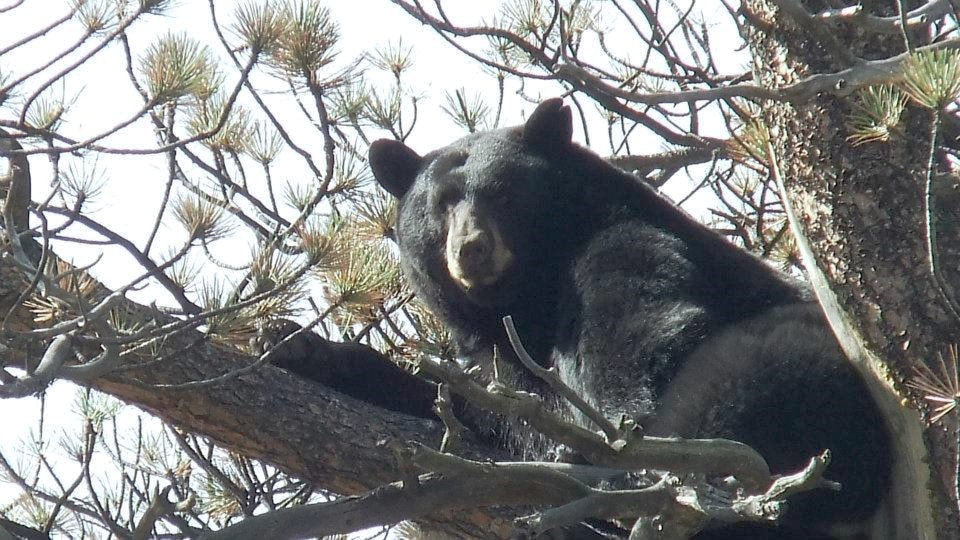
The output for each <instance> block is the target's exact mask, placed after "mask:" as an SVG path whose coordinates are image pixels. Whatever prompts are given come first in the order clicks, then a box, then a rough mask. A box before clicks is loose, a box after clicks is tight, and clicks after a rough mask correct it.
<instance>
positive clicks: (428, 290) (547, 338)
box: [370, 99, 891, 538]
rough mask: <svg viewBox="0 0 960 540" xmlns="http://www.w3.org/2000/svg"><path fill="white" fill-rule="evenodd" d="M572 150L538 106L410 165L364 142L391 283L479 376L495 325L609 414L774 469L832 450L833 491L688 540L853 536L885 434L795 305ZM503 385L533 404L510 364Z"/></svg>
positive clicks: (801, 305) (562, 123) (797, 300)
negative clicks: (386, 203) (449, 338)
mask: <svg viewBox="0 0 960 540" xmlns="http://www.w3.org/2000/svg"><path fill="white" fill-rule="evenodd" d="M571 139H572V122H571V115H570V110H569V108H568V107H566V106H564V105H563V104H562V102H561V100H559V99H552V100H548V101H545V102H544V103H542V104H541V105H540V106H539V107H537V109H536V110H535V111H534V112H533V114H531V116H530V117H529V119H528V120H527V122H526V123H525V124H523V125H521V126H518V127H514V128H507V129H500V130H496V131H490V132H484V133H477V134H472V135H469V136H467V137H465V138H463V139H460V140H459V141H456V142H454V143H452V144H450V145H449V146H446V147H444V148H441V149H439V150H436V151H433V152H431V153H429V154H426V155H424V156H420V155H418V154H417V153H416V152H414V151H413V150H411V149H410V148H408V147H407V146H405V145H404V144H403V143H401V142H398V141H393V140H379V141H376V142H375V143H373V144H372V145H371V147H370V166H371V168H372V170H373V172H374V175H375V176H376V179H377V180H378V182H379V183H380V184H381V185H382V186H383V187H384V188H385V189H386V190H387V191H388V192H390V193H391V194H393V195H394V196H395V197H397V198H398V199H399V207H398V218H397V222H396V227H395V231H394V232H395V240H396V241H397V244H398V245H399V250H400V258H401V264H402V266H403V270H404V272H405V274H406V276H407V278H408V280H409V281H410V283H411V284H412V286H413V288H414V290H415V291H416V293H417V294H418V295H419V296H420V297H421V298H422V299H423V301H424V302H426V303H427V305H428V306H429V307H430V308H431V309H432V310H434V311H435V313H436V314H437V315H438V316H439V317H440V318H441V319H442V320H443V321H444V322H445V324H447V325H448V326H449V328H450V330H451V332H452V333H453V335H454V338H455V341H456V343H457V345H458V347H459V352H460V354H461V355H463V356H464V357H465V358H467V359H469V360H471V361H473V362H475V363H478V364H479V365H481V366H487V365H489V359H490V355H491V351H492V350H493V348H494V346H496V347H497V349H498V350H499V352H500V353H501V355H502V356H503V358H504V359H505V361H503V362H502V364H503V365H504V366H508V367H509V366H510V365H516V364H514V363H515V362H516V359H515V358H513V356H512V349H511V347H510V345H509V342H508V341H507V338H506V334H505V331H504V328H503V326H502V323H501V319H502V318H503V317H504V316H505V315H511V316H513V319H514V321H515V324H516V327H517V329H518V332H519V335H520V337H521V338H522V340H523V343H524V345H525V348H526V349H527V350H528V352H529V353H530V354H531V355H532V356H533V358H535V359H537V361H539V362H542V363H544V364H546V365H552V366H555V367H556V368H557V369H558V371H559V372H560V374H561V376H562V378H563V379H564V381H565V382H566V383H567V384H568V385H570V386H571V387H573V388H574V389H576V390H577V391H579V392H580V394H581V395H582V396H584V397H585V398H586V399H588V400H589V401H590V402H592V403H593V404H594V405H595V406H597V407H598V408H599V409H600V410H601V411H602V412H604V413H605V414H606V415H607V416H608V417H609V418H616V417H618V416H619V415H620V414H621V413H626V414H628V415H631V416H632V417H634V418H638V419H640V421H641V423H642V425H643V428H644V430H645V431H644V432H645V433H647V434H651V435H662V436H667V435H677V436H683V437H725V438H730V439H735V440H739V441H742V442H745V443H747V444H749V445H751V446H752V447H753V448H755V449H756V450H758V451H759V452H760V453H761V454H762V455H763V456H764V457H765V458H766V459H767V460H768V462H769V464H770V466H771V469H772V470H773V472H774V473H787V472H795V471H797V470H799V469H800V468H802V467H803V466H804V465H805V464H806V462H807V461H808V460H809V459H810V457H811V456H813V455H816V454H819V453H820V452H822V451H823V450H824V449H826V448H829V449H830V450H831V452H832V462H831V465H830V466H829V468H828V470H827V474H826V476H827V477H828V478H829V479H831V480H836V481H839V482H841V483H842V486H843V489H842V492H840V493H837V492H832V491H829V490H823V489H819V490H814V491H811V492H807V493H804V494H801V495H799V496H796V497H794V498H793V499H791V508H790V510H789V511H788V513H787V516H786V517H785V520H784V522H783V523H782V524H781V527H779V528H761V529H759V530H757V529H754V530H753V531H752V532H747V531H748V530H750V529H749V528H747V529H737V528H734V529H727V530H726V532H724V530H723V529H720V530H713V531H711V530H708V531H705V532H704V533H703V534H704V536H707V535H710V534H713V535H716V536H718V537H719V536H723V535H724V534H728V535H729V536H731V537H739V538H755V537H760V536H761V535H770V536H776V537H781V538H782V537H789V538H809V537H813V536H814V535H825V536H830V535H834V534H836V535H845V536H857V535H863V534H869V533H867V532H866V531H867V529H865V527H866V526H867V522H868V521H869V518H870V517H871V515H872V513H873V512H874V511H875V509H876V508H877V506H878V503H879V501H880V500H881V498H882V497H884V496H885V494H886V489H887V485H888V480H889V469H890V464H891V457H890V444H889V443H890V440H889V434H888V431H887V429H886V427H885V423H884V420H883V418H882V417H881V415H880V413H879V412H878V410H877V408H876V406H875V404H874V402H873V401H872V399H871V397H870V395H869V394H868V391H867V389H866V386H865V384H864V383H863V382H862V381H861V379H860V378H859V377H858V375H857V374H856V372H855V371H854V369H852V367H851V366H850V365H849V364H848V363H847V362H846V360H845V359H844V357H843V355H842V353H841V351H840V350H839V348H838V346H837V344H836V342H835V340H834V338H833V336H832V334H831V332H830V330H829V328H828V327H827V326H826V323H825V321H824V319H823V317H822V315H821V314H820V311H819V308H818V306H817V305H816V303H815V302H812V301H811V299H810V297H809V293H808V292H807V291H806V290H805V288H804V287H803V286H801V285H799V284H798V283H795V282H794V281H792V280H791V279H789V278H787V277H786V276H784V275H781V274H780V273H779V272H777V271H775V270H774V269H772V268H771V267H769V266H768V265H767V264H765V263H764V262H762V261H761V260H759V259H757V258H755V257H754V256H753V255H751V254H749V253H747V252H746V251H744V250H741V249H739V248H737V247H736V246H734V245H732V244H730V243H729V242H727V241H726V240H725V239H723V238H722V237H720V236H719V235H718V234H716V233H714V232H713V231H711V230H709V229H708V228H706V227H704V226H703V225H701V224H699V223H697V222H696V221H695V220H693V219H691V218H690V217H688V216H687V215H686V214H684V213H683V212H682V211H680V210H679V209H678V208H676V207H675V206H673V205H672V204H671V203H670V202H668V201H667V200H665V199H664V198H662V197H661V196H659V195H658V194H657V193H656V192H655V191H654V190H653V189H651V188H650V187H648V186H646V185H645V184H643V183H642V182H640V181H638V180H637V179H636V178H635V177H633V176H631V175H629V174H627V173H624V172H622V171H620V170H618V169H616V168H614V167H613V166H611V165H609V164H608V163H606V162H605V161H604V160H602V159H601V158H600V157H598V156H597V155H595V154H593V153H591V152H590V151H589V150H587V149H585V148H582V147H579V146H577V145H575V144H574V143H573V142H572V141H571ZM511 360H512V362H511ZM500 374H501V376H502V375H503V370H502V369H501V371H500ZM508 375H509V377H510V379H511V380H510V381H509V382H512V383H514V384H519V385H520V386H521V387H525V388H534V389H535V390H536V391H538V392H540V393H544V394H546V397H547V398H548V399H549V398H550V397H551V396H550V395H549V390H547V389H546V388H543V387H539V386H537V383H536V382H535V381H532V380H531V379H532V376H530V375H525V372H524V371H523V368H522V367H519V368H516V369H513V370H511V372H510V373H509V374H508ZM571 414H572V413H571ZM584 425H587V424H584ZM502 431H503V432H506V433H507V435H506V436H508V437H511V438H512V439H514V444H517V443H516V441H520V443H519V444H521V445H524V444H527V442H525V441H526V440H527V439H524V435H523V434H518V433H517V432H518V431H520V430H516V429H508V430H502ZM508 442H510V441H508ZM801 531H802V532H801ZM839 531H843V532H842V533H841V532H839Z"/></svg>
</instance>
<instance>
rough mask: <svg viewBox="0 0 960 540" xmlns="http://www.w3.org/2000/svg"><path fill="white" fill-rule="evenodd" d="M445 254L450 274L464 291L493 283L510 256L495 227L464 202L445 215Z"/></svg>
mask: <svg viewBox="0 0 960 540" xmlns="http://www.w3.org/2000/svg"><path fill="white" fill-rule="evenodd" d="M445 255H446V260H447V269H448V270H449V272H450V277H452V278H453V279H454V281H456V282H457V283H458V284H459V285H460V286H461V287H463V288H464V289H466V290H470V289H472V288H475V287H477V286H480V285H492V284H493V283H496V282H497V280H498V279H500V277H501V275H502V274H503V273H504V271H505V270H506V268H507V266H508V265H509V264H510V261H511V260H512V259H513V255H512V254H511V253H510V250H509V249H508V248H507V247H506V245H505V244H504V242H503V239H502V237H501V236H500V233H499V231H498V230H497V228H496V226H495V225H493V224H487V223H486V222H485V221H484V220H483V219H482V218H481V217H480V216H479V215H478V214H477V212H476V209H475V208H474V207H473V206H472V205H469V204H466V203H461V204H458V205H456V206H455V207H453V208H452V209H451V210H450V211H449V213H448V215H447V245H446V253H445Z"/></svg>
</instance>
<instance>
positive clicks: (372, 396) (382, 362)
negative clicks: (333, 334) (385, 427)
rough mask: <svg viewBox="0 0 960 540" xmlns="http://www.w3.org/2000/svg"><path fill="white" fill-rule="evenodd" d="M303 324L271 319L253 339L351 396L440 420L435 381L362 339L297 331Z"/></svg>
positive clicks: (257, 346) (287, 365)
mask: <svg viewBox="0 0 960 540" xmlns="http://www.w3.org/2000/svg"><path fill="white" fill-rule="evenodd" d="M300 328H301V327H300V325H299V324H297V323H295V322H293V321H289V320H285V319H277V320H274V321H270V322H268V323H266V324H265V325H264V326H263V327H262V328H261V329H260V331H259V333H258V335H257V336H256V338H255V339H254V340H252V341H253V342H252V343H251V346H252V348H253V349H254V351H256V352H258V353H260V354H263V353H264V352H266V351H267V350H268V349H270V348H273V347H279V348H278V349H277V350H276V351H274V352H273V353H271V357H270V360H271V363H272V364H273V365H275V366H277V367H279V368H283V369H285V370H287V371H290V372H291V373H294V374H296V375H299V376H300V377H303V378H305V379H310V380H312V381H315V382H318V383H320V384H322V385H324V386H328V387H330V388H333V389H335V390H338V391H340V392H342V393H344V394H347V395H348V396H350V397H353V398H356V399H359V400H361V401H366V402H367V403H372V404H374V405H377V406H380V407H383V408H385V409H390V410H394V411H399V412H403V413H406V414H409V415H412V416H419V417H421V418H429V419H435V418H436V414H434V412H433V402H434V398H435V397H436V395H437V389H436V386H435V385H434V384H433V383H431V382H429V381H427V380H425V379H421V378H419V377H416V376H415V375H413V374H412V373H410V372H409V371H407V370H405V369H403V368H402V367H400V366H398V365H397V364H395V363H394V362H393V361H392V360H390V359H389V358H387V357H386V356H384V355H382V354H380V353H379V352H378V351H376V350H374V349H371V348H370V347H367V346H366V345H363V344H362V343H353V342H349V341H348V342H337V341H330V340H328V339H325V338H324V337H323V336H320V335H318V334H316V333H314V332H309V331H307V332H301V333H300V334H298V335H297V336H295V337H294V338H293V339H291V340H288V341H286V342H283V343H282V344H281V342H282V340H283V339H284V338H286V337H287V336H289V335H290V334H292V333H294V332H296V331H297V330H299V329H300Z"/></svg>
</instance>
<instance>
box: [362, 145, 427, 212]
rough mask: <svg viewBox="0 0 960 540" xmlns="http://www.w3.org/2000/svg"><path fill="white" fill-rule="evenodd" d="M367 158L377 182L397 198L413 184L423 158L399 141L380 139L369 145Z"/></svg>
mask: <svg viewBox="0 0 960 540" xmlns="http://www.w3.org/2000/svg"><path fill="white" fill-rule="evenodd" d="M369 160H370V161H369V162H370V169H371V170H372V171H373V176H374V177H375V178H376V179H377V182H380V185H381V186H383V189H385V190H387V191H388V192H390V194H391V195H393V196H394V197H396V198H398V199H399V198H401V197H403V195H404V194H405V193H406V192H407V190H408V189H410V186H411V185H413V180H414V179H415V178H416V177H417V172H419V171H420V162H421V161H422V160H423V159H422V158H421V157H420V155H419V154H417V153H416V152H414V151H413V150H411V149H410V147H409V146H407V145H405V144H403V143H402V142H400V141H395V140H393V139H380V140H376V141H373V143H372V144H371V145H370V153H369Z"/></svg>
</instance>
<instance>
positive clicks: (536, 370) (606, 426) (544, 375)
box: [503, 315, 620, 444]
mask: <svg viewBox="0 0 960 540" xmlns="http://www.w3.org/2000/svg"><path fill="white" fill-rule="evenodd" d="M503 326H504V328H506V330H507V338H508V339H509V340H510V345H512V346H513V352H515V353H516V354H517V358H519V359H520V362H521V363H522V364H523V365H524V367H526V368H527V369H529V370H530V371H531V372H532V373H533V374H534V375H536V376H537V377H539V378H540V379H542V380H543V381H544V382H546V383H547V384H548V385H550V388H551V389H552V390H553V391H554V392H556V393H557V394H558V395H560V396H562V397H563V398H564V399H566V400H567V401H569V402H570V403H571V404H572V405H573V406H574V407H576V409H577V410H578V411H580V412H582V413H583V414H584V415H585V416H586V417H587V418H589V419H590V420H591V421H592V422H593V423H594V424H596V425H597V426H598V427H599V428H600V429H601V430H602V431H603V434H604V435H606V437H607V443H608V444H613V443H614V442H615V441H617V440H618V439H620V432H619V430H617V428H616V426H614V425H613V422H611V421H610V420H608V419H607V418H606V417H605V416H603V413H601V412H600V411H598V410H597V409H596V407H594V406H593V405H590V404H589V403H587V401H586V400H585V399H583V398H582V397H581V396H580V394H578V393H577V392H576V391H574V390H573V388H570V387H569V386H567V384H566V383H565V382H563V381H562V380H561V379H560V376H559V375H558V374H557V370H556V369H555V368H549V369H546V368H543V367H541V366H540V365H539V364H537V362H536V361H534V359H533V358H531V357H530V354H529V353H527V350H526V349H525V348H524V347H523V342H522V341H521V340H520V336H519V335H518V334H517V328H516V327H515V326H514V325H513V317H512V316H510V315H507V316H506V317H504V318H503Z"/></svg>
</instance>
